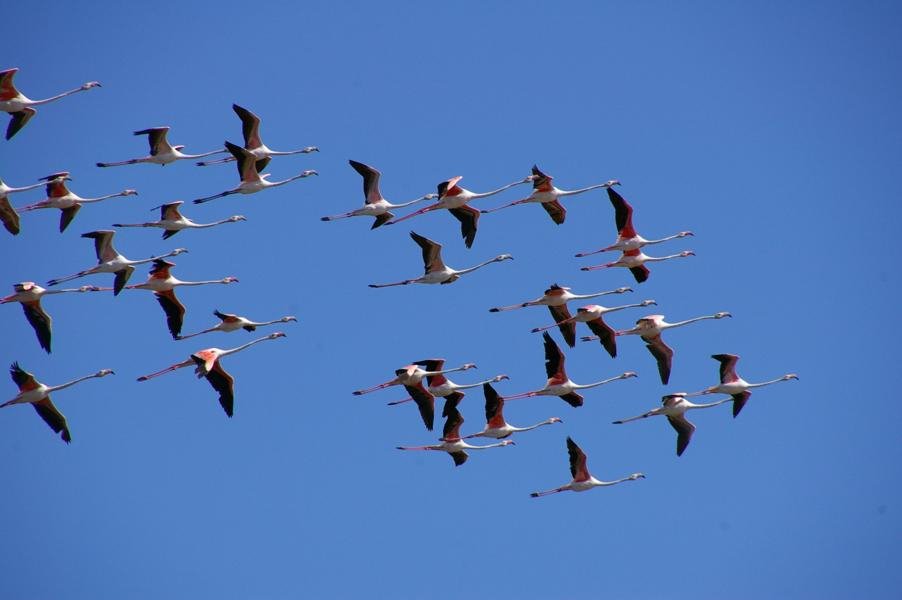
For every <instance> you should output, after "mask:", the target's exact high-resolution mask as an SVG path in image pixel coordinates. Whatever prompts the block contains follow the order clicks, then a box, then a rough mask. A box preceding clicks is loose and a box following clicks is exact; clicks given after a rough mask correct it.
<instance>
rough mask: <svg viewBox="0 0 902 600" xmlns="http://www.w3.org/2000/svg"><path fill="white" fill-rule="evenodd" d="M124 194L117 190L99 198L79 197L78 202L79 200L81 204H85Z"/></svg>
mask: <svg viewBox="0 0 902 600" xmlns="http://www.w3.org/2000/svg"><path fill="white" fill-rule="evenodd" d="M125 195H126V194H124V193H123V192H119V193H116V194H107V195H106V196H100V197H99V198H81V199H79V202H81V203H82V204H87V203H89V202H100V201H101V200H108V199H110V198H117V197H119V196H125Z"/></svg>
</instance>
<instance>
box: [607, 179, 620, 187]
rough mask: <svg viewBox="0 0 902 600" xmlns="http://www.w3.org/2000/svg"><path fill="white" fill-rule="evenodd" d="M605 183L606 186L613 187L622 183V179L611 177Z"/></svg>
mask: <svg viewBox="0 0 902 600" xmlns="http://www.w3.org/2000/svg"><path fill="white" fill-rule="evenodd" d="M604 185H605V187H612V186H615V185H620V180H619V179H609V180H608V181H605V182H604Z"/></svg>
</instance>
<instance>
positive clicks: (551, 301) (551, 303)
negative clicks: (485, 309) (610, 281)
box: [489, 283, 633, 348]
mask: <svg viewBox="0 0 902 600" xmlns="http://www.w3.org/2000/svg"><path fill="white" fill-rule="evenodd" d="M632 291H633V290H631V289H630V288H628V287H622V288H617V289H616V290H611V291H609V292H597V293H595V294H582V295H580V294H573V293H571V292H570V288H568V287H561V286H559V285H558V284H556V283H554V284H552V285H551V287H550V288H548V289H547V290H545V293H544V294H543V295H542V297H541V298H536V299H535V300H530V301H528V302H521V303H520V304H512V305H511V306H496V307H495V308H490V309H489V312H501V311H504V310H514V309H516V308H525V307H527V306H547V307H548V310H549V311H550V312H551V318H552V319H554V320H555V322H556V323H558V326H559V329H560V330H561V335H563V336H564V341H566V342H567V345H568V346H570V347H571V348H572V347H573V346H575V345H576V325H575V324H573V323H569V322H567V323H563V324H561V323H562V322H563V321H566V320H567V319H569V318H570V311H569V310H568V309H567V303H568V302H570V301H571V300H586V299H589V298H597V297H599V296H607V295H608V294H623V293H624V292H632Z"/></svg>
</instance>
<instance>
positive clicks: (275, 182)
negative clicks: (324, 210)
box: [268, 173, 306, 187]
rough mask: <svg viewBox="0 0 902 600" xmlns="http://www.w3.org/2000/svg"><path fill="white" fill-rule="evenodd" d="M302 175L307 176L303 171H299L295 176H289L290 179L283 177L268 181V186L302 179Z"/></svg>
mask: <svg viewBox="0 0 902 600" xmlns="http://www.w3.org/2000/svg"><path fill="white" fill-rule="evenodd" d="M302 177H306V175H305V174H303V173H298V174H297V175H295V176H294V177H289V178H288V179H283V180H282V181H270V182H268V183H269V186H268V187H272V186H276V185H285V184H286V183H291V182H292V181H294V180H295V179H300V178H302Z"/></svg>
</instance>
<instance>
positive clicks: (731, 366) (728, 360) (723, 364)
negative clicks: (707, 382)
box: [686, 354, 799, 418]
mask: <svg viewBox="0 0 902 600" xmlns="http://www.w3.org/2000/svg"><path fill="white" fill-rule="evenodd" d="M711 358H713V359H714V360H716V361H717V362H719V363H720V384H719V385H714V386H711V387H709V388H706V389H704V390H702V391H700V392H694V393H692V394H686V397H687V398H689V397H692V396H702V395H705V394H729V395H730V396H731V397H732V398H733V418H736V417H737V416H738V415H739V413H740V412H741V411H742V407H743V406H745V403H746V402H748V400H749V397H751V395H752V392H750V391H749V390H751V389H754V388H758V387H764V386H765V385H771V384H774V383H780V382H781V381H790V380H792V379H796V380H798V378H799V376H798V375H796V374H795V373H787V374H786V375H783V376H782V377H780V378H778V379H771V380H770V381H763V382H761V383H749V382H748V381H746V380H745V379H743V378H742V377H740V376H739V375H737V374H736V363H737V362H739V356H738V355H736V354H712V355H711Z"/></svg>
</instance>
